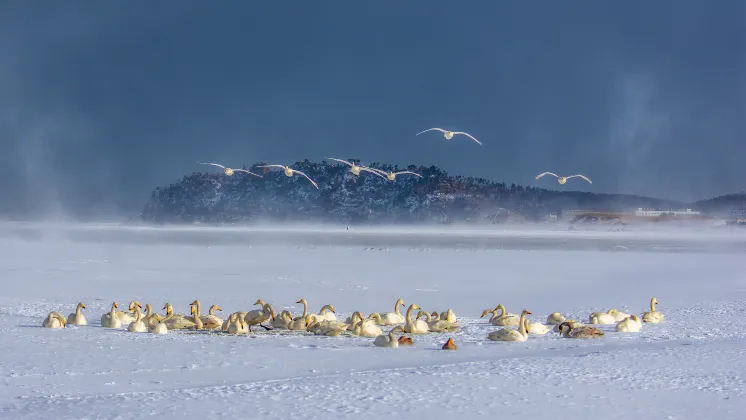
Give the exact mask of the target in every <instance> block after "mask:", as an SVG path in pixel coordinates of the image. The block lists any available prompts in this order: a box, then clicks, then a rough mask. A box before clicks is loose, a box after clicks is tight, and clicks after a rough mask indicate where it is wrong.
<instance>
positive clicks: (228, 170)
mask: <svg viewBox="0 0 746 420" xmlns="http://www.w3.org/2000/svg"><path fill="white" fill-rule="evenodd" d="M197 163H199V164H200V165H212V166H217V167H218V168H223V172H225V174H226V175H228V176H233V173H235V172H246V173H247V174H251V175H254V176H258V177H259V178H261V177H262V176H261V175H257V174H255V173H253V172H249V171H247V170H246V169H233V168H228V167H226V166H223V165H221V164H219V163H207V162H197Z"/></svg>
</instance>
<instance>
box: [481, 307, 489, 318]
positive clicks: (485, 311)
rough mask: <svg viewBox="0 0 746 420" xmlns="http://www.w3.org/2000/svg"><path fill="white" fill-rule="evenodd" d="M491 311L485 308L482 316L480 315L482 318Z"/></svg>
mask: <svg viewBox="0 0 746 420" xmlns="http://www.w3.org/2000/svg"><path fill="white" fill-rule="evenodd" d="M489 312H490V311H488V310H486V309H485V310H483V311H482V316H480V318H484V316H485V315H487V314H488V313H489Z"/></svg>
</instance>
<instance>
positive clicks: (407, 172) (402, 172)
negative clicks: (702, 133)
mask: <svg viewBox="0 0 746 420" xmlns="http://www.w3.org/2000/svg"><path fill="white" fill-rule="evenodd" d="M402 174H410V175H415V176H418V177H420V178H422V175H420V174H418V173H414V172H412V171H401V172H394V175H402Z"/></svg>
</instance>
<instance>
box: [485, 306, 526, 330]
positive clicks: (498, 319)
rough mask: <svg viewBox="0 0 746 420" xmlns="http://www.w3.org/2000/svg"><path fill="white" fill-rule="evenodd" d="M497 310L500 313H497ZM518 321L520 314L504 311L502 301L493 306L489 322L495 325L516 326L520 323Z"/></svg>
mask: <svg viewBox="0 0 746 420" xmlns="http://www.w3.org/2000/svg"><path fill="white" fill-rule="evenodd" d="M498 311H500V315H497V312H498ZM520 321H521V318H520V316H518V315H516V314H511V313H509V312H508V311H506V310H505V306H503V304H502V303H501V304H499V305H497V306H496V307H495V310H494V312H493V316H492V318H490V324H492V325H494V326H497V327H517V326H519V325H520Z"/></svg>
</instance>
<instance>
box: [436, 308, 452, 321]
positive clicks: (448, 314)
mask: <svg viewBox="0 0 746 420" xmlns="http://www.w3.org/2000/svg"><path fill="white" fill-rule="evenodd" d="M438 319H440V320H442V321H448V322H450V323H451V324H455V323H456V314H455V313H453V309H451V308H448V310H447V311H445V312H441V313H440V317H439V318H438Z"/></svg>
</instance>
